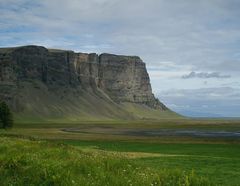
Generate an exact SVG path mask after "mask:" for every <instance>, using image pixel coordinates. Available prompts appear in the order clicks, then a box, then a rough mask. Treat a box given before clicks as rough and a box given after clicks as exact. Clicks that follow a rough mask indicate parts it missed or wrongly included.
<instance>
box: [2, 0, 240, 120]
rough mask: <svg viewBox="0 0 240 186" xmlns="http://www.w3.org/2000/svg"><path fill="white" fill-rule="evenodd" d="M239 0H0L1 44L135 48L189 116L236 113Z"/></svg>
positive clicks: (239, 99)
mask: <svg viewBox="0 0 240 186" xmlns="http://www.w3.org/2000/svg"><path fill="white" fill-rule="evenodd" d="M239 10H240V1H239V0H201V1H194V0H131V1H129V0H39V1H37V0H35V1H33V0H0V47H11V46H20V45H29V44H31V45H32V44H34V45H42V46H45V47H49V48H60V49H71V50H74V51H79V52H96V53H102V52H107V53H114V54H124V55H138V56H140V57H141V58H142V60H143V61H144V62H145V63H146V66H147V69H148V72H149V75H150V79H151V83H152V89H153V92H154V94H155V95H156V96H157V97H158V98H159V99H160V100H161V101H162V102H163V103H164V104H166V105H167V106H168V107H169V108H170V109H172V110H174V111H176V112H179V113H181V114H185V115H188V116H198V117H200V116H201V117H240V73H239V72H240V19H239V18H240V11H239Z"/></svg>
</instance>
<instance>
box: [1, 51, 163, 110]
mask: <svg viewBox="0 0 240 186" xmlns="http://www.w3.org/2000/svg"><path fill="white" fill-rule="evenodd" d="M34 81H36V82H41V83H43V84H44V85H45V86H46V87H47V88H48V90H50V91H58V90H60V89H61V88H63V87H64V88H68V87H69V88H71V89H74V88H76V89H78V90H79V89H82V90H85V91H89V92H98V94H103V95H104V96H105V97H108V98H109V99H110V100H112V101H113V102H115V103H117V104H118V103H122V102H131V103H137V104H142V105H146V106H148V107H150V108H154V109H158V110H166V109H167V108H166V107H165V106H164V105H163V104H162V103H160V102H159V101H158V100H157V99H156V98H155V97H154V95H153V93H152V89H151V84H150V80H149V76H148V73H147V70H146V67H145V63H144V62H143V61H142V60H141V59H140V58H139V57H137V56H119V55H113V54H101V55H97V54H95V53H92V54H86V53H75V52H73V51H65V50H54V49H46V48H44V47H41V46H24V47H17V48H2V49H0V88H1V90H0V98H1V99H5V100H6V99H7V100H9V101H10V102H11V100H12V102H14V101H13V100H14V97H15V95H16V94H17V92H18V91H17V90H18V89H19V88H21V84H22V82H34ZM6 87H7V88H6ZM15 104H17V103H15Z"/></svg>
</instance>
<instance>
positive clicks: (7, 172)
mask: <svg viewBox="0 0 240 186" xmlns="http://www.w3.org/2000/svg"><path fill="white" fill-rule="evenodd" d="M69 128H70V129H75V128H76V129H78V130H76V131H73V132H67V131H64V129H69ZM130 129H131V130H136V131H139V130H145V129H146V130H148V129H151V130H155V129H156V130H158V129H164V130H166V129H167V130H199V131H240V122H239V121H238V120H216V119H215V120H191V119H182V120H167V119H166V120H162V121H156V120H153V121H150V120H144V121H94V122H90V121H88V122H87V121H86V122H82V123H77V122H72V123H64V122H62V123H58V122H51V123H46V122H45V123H41V122H39V123H36V122H35V123H30V122H28V123H24V122H21V123H16V124H15V127H14V128H13V129H8V130H0V175H1V178H0V183H1V184H2V185H124V186H125V185H137V186H138V185H140V186H141V185H144V186H145V185H172V186H175V185H185V186H187V185H189V186H190V185H193V186H194V185H203V186H205V185H227V186H228V185H229V186H235V185H240V182H239V180H240V156H239V154H240V139H239V138H209V137H193V136H144V135H125V134H124V133H121V134H118V133H116V132H117V131H120V130H121V131H128V130H130Z"/></svg>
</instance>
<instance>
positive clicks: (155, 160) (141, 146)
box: [64, 140, 240, 186]
mask: <svg viewBox="0 0 240 186" xmlns="http://www.w3.org/2000/svg"><path fill="white" fill-rule="evenodd" d="M64 143H67V144H71V145H74V146H78V147H80V148H90V147H91V148H95V149H100V150H105V151H115V152H139V153H140V152H141V153H142V152H144V153H153V154H155V156H154V157H153V156H152V157H149V156H148V157H144V158H141V159H136V160H135V162H136V163H138V164H142V165H144V166H148V167H151V168H154V169H157V170H162V169H166V170H169V171H171V170H175V169H176V168H177V169H180V170H182V171H184V172H186V173H187V174H190V173H191V171H192V170H195V173H196V174H197V175H199V176H202V177H205V178H208V179H210V180H211V181H212V182H214V183H215V184H216V185H227V186H231V185H232V186H237V185H240V183H239V178H240V156H239V154H240V145H239V144H209V143H206V144H191V143H190V144H181V143H143V142H119V141H115V142H114V141H112V142H109V141H79V140H65V141H64ZM157 155H159V156H157Z"/></svg>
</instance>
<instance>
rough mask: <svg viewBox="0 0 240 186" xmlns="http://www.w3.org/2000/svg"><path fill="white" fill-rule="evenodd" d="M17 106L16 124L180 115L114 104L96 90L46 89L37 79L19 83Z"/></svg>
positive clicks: (133, 105)
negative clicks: (18, 102) (19, 104)
mask: <svg viewBox="0 0 240 186" xmlns="http://www.w3.org/2000/svg"><path fill="white" fill-rule="evenodd" d="M22 86H23V87H24V88H23V89H22V90H21V91H20V92H19V93H18V96H19V97H20V98H19V101H20V103H21V105H22V107H23V108H25V109H24V110H22V109H21V108H19V112H17V114H15V118H16V120H17V122H18V123H19V122H20V123H23V122H25V123H39V122H41V123H43V122H45V123H51V122H52V123H54V122H55V123H74V122H79V121H89V120H91V121H109V120H110V121H113V120H121V119H125V120H126V119H127V120H132V119H142V118H144V119H147V118H152V119H161V118H176V117H177V118H180V116H178V115H177V114H175V113H173V112H171V111H164V112H163V111H159V110H154V109H150V108H149V107H146V106H142V105H138V104H133V103H125V104H121V105H119V104H116V103H114V102H112V101H111V100H110V99H108V97H107V96H105V95H104V94H102V93H100V92H99V91H95V92H93V91H92V90H89V91H87V92H86V91H83V90H81V89H80V88H79V89H77V88H76V89H72V90H69V88H64V87H62V88H61V89H59V91H49V90H48V88H47V87H46V86H45V85H44V84H42V83H41V82H37V81H29V82H24V83H22Z"/></svg>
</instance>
